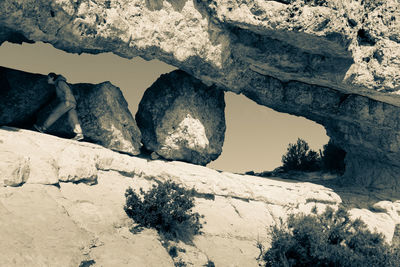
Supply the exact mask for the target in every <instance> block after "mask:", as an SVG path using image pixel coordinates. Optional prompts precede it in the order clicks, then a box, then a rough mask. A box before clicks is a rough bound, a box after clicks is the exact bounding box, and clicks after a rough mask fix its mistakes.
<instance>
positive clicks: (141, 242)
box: [0, 127, 400, 266]
mask: <svg viewBox="0 0 400 267" xmlns="http://www.w3.org/2000/svg"><path fill="white" fill-rule="evenodd" d="M0 151H1V152H0V157H1V158H2V159H4V160H3V161H2V162H1V163H0V172H1V173H2V176H1V177H0V183H2V184H3V185H12V186H4V187H2V188H0V217H1V218H2V219H1V220H0V224H1V227H0V232H1V233H0V234H1V237H2V238H1V241H0V249H1V251H2V253H1V255H0V265H1V266H79V265H80V264H89V265H81V266H174V261H175V262H177V261H179V260H181V261H184V262H185V263H187V265H188V266H202V265H203V264H205V263H206V262H207V260H211V261H213V262H214V263H215V265H216V266H258V262H257V260H256V258H257V257H258V255H259V253H260V251H259V250H258V248H257V247H256V243H257V242H262V243H263V244H264V245H265V246H268V242H269V239H268V231H267V230H268V227H269V226H271V225H274V224H275V223H277V222H278V221H279V218H283V219H285V218H286V217H287V215H288V214H290V213H293V212H310V210H311V208H313V207H314V206H317V208H318V210H321V211H322V210H323V209H324V208H325V207H326V206H327V205H331V206H337V205H339V204H340V203H343V202H345V204H346V205H347V206H348V207H349V208H351V214H352V215H353V216H355V217H361V218H362V219H363V220H365V221H366V222H367V223H368V225H369V226H370V227H371V228H372V229H373V228H376V229H377V230H378V231H380V232H382V233H384V234H385V236H386V238H387V240H388V241H390V240H391V239H392V238H393V237H394V236H396V225H399V224H400V201H398V200H396V197H393V196H392V198H389V197H388V196H385V194H384V193H376V194H375V193H374V194H372V193H371V192H367V190H361V189H360V190H358V191H353V189H349V188H342V189H340V188H335V187H333V186H331V187H330V186H323V185H318V184H315V183H310V182H301V181H295V180H284V179H279V178H274V179H268V178H261V177H255V176H249V175H240V174H232V173H228V172H219V171H216V170H212V169H209V168H206V167H202V166H196V165H192V164H188V163H182V162H176V161H173V162H165V161H160V160H154V161H153V160H149V159H146V158H140V157H133V156H128V155H123V154H119V153H117V152H114V151H111V150H108V149H105V148H103V147H101V146H98V145H94V144H89V143H85V142H81V143H79V142H75V141H71V140H67V139H62V138H58V137H55V136H50V135H45V134H40V133H37V132H32V131H28V130H20V129H16V128H9V127H1V128H0ZM7 162H8V163H7ZM10 162H13V163H14V164H10ZM168 179H171V180H173V181H175V182H177V183H179V184H181V185H183V186H185V187H187V188H192V187H194V188H195V190H196V191H197V193H198V194H197V197H196V199H195V201H196V208H195V210H196V211H197V212H199V213H200V214H203V215H204V221H205V222H206V224H204V228H203V232H204V233H203V234H202V235H199V236H196V237H195V238H194V240H193V244H184V243H179V244H177V247H178V248H179V249H178V257H177V258H175V259H172V258H171V256H170V255H169V254H168V252H167V250H166V249H165V248H164V247H163V240H162V238H161V237H160V236H159V235H158V234H157V232H156V231H154V230H151V229H145V230H144V231H142V232H140V233H137V234H133V233H131V232H130V231H129V230H130V229H131V227H132V226H134V222H132V221H131V220H130V219H129V218H128V217H127V215H126V214H125V212H124V210H123V206H124V203H125V197H124V193H125V190H126V189H127V188H128V187H132V188H134V189H139V188H140V187H142V188H144V189H146V188H149V187H150V186H151V184H154V183H155V182H157V181H165V180H168ZM397 199H400V198H397ZM356 204H358V206H356ZM183 251H185V252H183ZM90 264H92V265H90Z"/></svg>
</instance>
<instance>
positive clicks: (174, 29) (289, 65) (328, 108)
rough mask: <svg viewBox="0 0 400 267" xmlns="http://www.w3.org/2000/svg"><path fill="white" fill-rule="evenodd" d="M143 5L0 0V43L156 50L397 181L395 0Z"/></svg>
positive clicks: (124, 52)
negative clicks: (314, 126)
mask: <svg viewBox="0 0 400 267" xmlns="http://www.w3.org/2000/svg"><path fill="white" fill-rule="evenodd" d="M147 2H149V1H139V0H134V1H128V0H125V1H116V0H112V1H106V2H98V3H97V2H86V1H78V2H73V1H67V0H63V1H45V0H40V1H33V0H28V1H24V2H23V3H19V2H18V3H17V1H14V0H6V1H2V2H1V3H0V10H2V12H1V13H0V24H1V26H2V28H1V30H0V31H1V32H0V43H1V42H3V41H5V40H10V41H14V42H21V41H25V40H30V41H33V42H35V41H44V42H49V43H51V44H53V45H54V46H55V47H56V48H59V49H62V50H65V51H67V52H72V53H81V52H89V53H100V52H109V51H112V52H113V53H115V54H118V55H120V56H122V57H126V58H132V57H133V56H142V57H144V58H146V59H152V58H158V59H160V60H162V61H164V62H166V63H168V64H171V65H174V66H176V67H179V68H180V69H183V70H184V71H186V72H188V73H190V74H192V75H193V76H195V77H196V78H198V79H200V80H202V81H203V82H204V83H207V84H209V85H211V84H216V85H217V86H219V87H222V88H224V89H225V90H231V91H234V92H238V93H239V92H241V93H243V94H245V95H246V96H248V97H249V98H251V99H253V100H255V101H256V102H258V103H259V104H262V105H266V106H270V107H272V108H274V109H276V110H278V111H282V112H288V113H291V114H296V115H300V116H304V117H306V118H309V119H311V120H314V121H316V122H318V123H321V124H322V125H324V126H325V127H326V128H327V131H328V135H330V136H331V137H332V139H334V141H335V142H336V143H339V144H340V145H342V147H343V148H344V149H345V150H346V151H347V152H348V156H347V159H346V161H347V162H348V164H347V175H348V176H349V177H351V178H353V179H355V180H357V182H358V183H361V184H364V185H367V186H378V187H381V186H385V187H393V188H397V189H398V186H397V184H398V175H397V173H398V169H399V163H398V162H399V160H398V159H399V157H400V148H399V143H400V137H399V118H398V117H399V116H398V114H399V107H400V100H399V99H400V98H399V97H398V96H396V93H398V92H399V88H400V74H399V72H398V69H399V67H400V63H399V61H398V58H399V57H400V37H399V36H400V33H399V29H400V27H399V21H400V3H398V1H396V0H390V1H382V2H377V3H375V2H373V3H372V2H371V3H370V2H358V1H350V2H346V3H344V2H343V1H327V2H321V3H320V4H319V5H318V4H315V3H314V2H310V3H309V1H295V2H293V1H248V2H243V1H237V2H236V1H224V0H215V1H191V0H188V1H186V2H180V3H181V4H182V6H180V7H179V8H177V7H175V6H173V5H171V3H170V1H162V2H161V1H156V2H155V3H157V8H149V5H148V3H147ZM151 2H152V1H151ZM153 2H154V1H153ZM292 2H293V3H292ZM306 2H307V3H306ZM288 92H289V93H288ZM371 164H373V166H371ZM351 166H353V167H351ZM366 170H368V172H367V173H368V175H366ZM371 175H373V176H374V178H375V180H374V181H371V180H370V179H371V178H370V176H371ZM366 176H369V177H368V178H367V177H366Z"/></svg>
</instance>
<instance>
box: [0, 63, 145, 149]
mask: <svg viewBox="0 0 400 267" xmlns="http://www.w3.org/2000/svg"><path fill="white" fill-rule="evenodd" d="M71 88H72V90H73V92H74V94H75V97H76V99H77V103H78V105H77V111H78V116H79V119H80V121H81V125H82V129H83V133H84V135H85V138H86V140H88V141H91V142H94V143H98V144H101V145H103V146H105V147H107V148H110V149H114V150H117V151H121V152H126V153H130V154H133V155H137V154H139V149H140V146H141V143H140V138H141V136H140V131H139V129H138V128H137V126H136V122H135V120H134V119H133V117H132V114H131V113H130V111H129V110H128V104H127V103H126V101H125V99H124V97H123V95H122V93H121V91H120V90H119V88H117V87H115V86H113V85H112V84H111V83H109V82H105V83H101V84H97V85H92V84H74V85H71ZM54 99H55V90H54V86H51V85H48V84H47V78H46V76H44V75H39V74H30V73H27V72H22V71H17V70H11V69H7V68H3V67H0V125H11V126H19V127H25V128H29V127H31V126H32V124H33V123H34V122H35V121H36V119H37V118H38V119H39V121H43V120H45V119H46V118H47V116H48V114H49V113H50V112H51V110H52V108H54V106H55V105H56V104H57V102H56V101H55V100H54ZM49 103H50V104H51V105H49ZM48 132H49V133H50V134H54V135H58V136H62V137H71V135H72V129H70V126H69V124H68V118H67V115H64V116H63V117H61V118H60V119H59V120H58V121H57V122H56V123H55V124H53V125H52V127H50V128H49V129H48Z"/></svg>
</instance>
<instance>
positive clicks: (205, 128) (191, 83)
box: [136, 70, 225, 165]
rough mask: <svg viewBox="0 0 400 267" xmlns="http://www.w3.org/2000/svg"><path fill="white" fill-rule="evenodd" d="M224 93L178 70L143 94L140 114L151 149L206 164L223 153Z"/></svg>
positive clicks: (139, 124)
mask: <svg viewBox="0 0 400 267" xmlns="http://www.w3.org/2000/svg"><path fill="white" fill-rule="evenodd" d="M224 109H225V101H224V92H223V91H222V90H218V89H216V88H214V87H208V86H206V85H205V84H203V83H202V82H201V81H199V80H198V79H196V78H194V77H192V76H191V75H189V74H187V73H185V72H183V71H181V70H176V71H173V72H171V73H169V74H165V75H162V76H161V77H160V78H159V79H158V80H157V81H156V82H155V83H154V84H153V85H152V86H151V87H149V88H148V89H147V90H146V92H145V93H144V95H143V98H142V100H141V101H140V104H139V109H138V112H137V113H136V121H137V123H138V126H139V128H140V130H141V132H142V142H143V145H144V146H145V147H146V149H147V150H150V151H154V152H156V153H157V154H158V155H160V156H162V157H163V158H165V159H170V160H181V161H186V162H191V163H194V164H200V165H206V164H207V163H209V162H210V161H212V160H215V159H216V158H218V156H219V155H220V154H221V152H222V145H223V142H224V134H225V114H224Z"/></svg>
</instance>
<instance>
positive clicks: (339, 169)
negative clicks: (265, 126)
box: [321, 140, 346, 174]
mask: <svg viewBox="0 0 400 267" xmlns="http://www.w3.org/2000/svg"><path fill="white" fill-rule="evenodd" d="M345 156H346V151H344V150H343V149H341V148H340V147H338V146H336V145H335V144H333V142H332V141H331V140H329V142H328V144H326V145H324V148H323V151H322V152H321V161H322V169H323V170H325V171H329V172H331V173H339V174H343V173H344V171H345V165H344V157H345Z"/></svg>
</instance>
